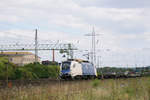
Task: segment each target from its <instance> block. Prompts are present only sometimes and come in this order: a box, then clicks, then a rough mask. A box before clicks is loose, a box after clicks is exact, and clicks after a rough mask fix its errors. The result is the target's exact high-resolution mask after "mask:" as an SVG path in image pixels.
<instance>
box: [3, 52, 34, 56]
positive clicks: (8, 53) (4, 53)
mask: <svg viewBox="0 0 150 100" xmlns="http://www.w3.org/2000/svg"><path fill="white" fill-rule="evenodd" d="M0 55H33V53H31V52H0Z"/></svg>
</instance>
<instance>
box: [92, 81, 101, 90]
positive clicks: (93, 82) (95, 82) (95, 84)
mask: <svg viewBox="0 0 150 100" xmlns="http://www.w3.org/2000/svg"><path fill="white" fill-rule="evenodd" d="M99 82H100V81H99V80H98V79H95V80H93V81H92V87H94V88H97V87H98V86H99V84H100V83H99Z"/></svg>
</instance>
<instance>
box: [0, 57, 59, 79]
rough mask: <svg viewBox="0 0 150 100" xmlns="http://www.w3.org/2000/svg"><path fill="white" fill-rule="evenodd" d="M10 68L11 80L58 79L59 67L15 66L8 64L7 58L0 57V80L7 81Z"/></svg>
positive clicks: (34, 64)
mask: <svg viewBox="0 0 150 100" xmlns="http://www.w3.org/2000/svg"><path fill="white" fill-rule="evenodd" d="M7 66H8V78H9V79H39V78H58V76H59V66H56V65H49V66H45V65H42V64H39V63H33V64H27V65H25V66H21V67H19V66H15V65H14V64H12V63H10V62H8V59H7V57H0V79H2V80H4V79H6V75H7Z"/></svg>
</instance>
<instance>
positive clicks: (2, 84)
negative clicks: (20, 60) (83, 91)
mask: <svg viewBox="0 0 150 100" xmlns="http://www.w3.org/2000/svg"><path fill="white" fill-rule="evenodd" d="M136 77H139V76H128V77H127V76H114V75H107V76H103V77H102V76H99V77H98V78H97V79H117V78H136ZM140 77H141V76H140ZM81 81H91V79H89V80H62V79H37V80H9V81H8V83H7V81H6V80H0V88H5V87H13V86H16V87H19V86H27V85H34V86H39V85H46V84H50V85H53V84H59V83H62V84H65V83H69V82H81Z"/></svg>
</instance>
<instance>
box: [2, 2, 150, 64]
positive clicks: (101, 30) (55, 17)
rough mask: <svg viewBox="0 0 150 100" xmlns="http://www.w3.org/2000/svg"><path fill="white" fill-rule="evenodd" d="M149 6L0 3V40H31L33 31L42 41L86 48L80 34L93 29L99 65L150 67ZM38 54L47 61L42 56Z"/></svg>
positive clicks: (80, 3) (131, 3) (78, 56)
mask: <svg viewBox="0 0 150 100" xmlns="http://www.w3.org/2000/svg"><path fill="white" fill-rule="evenodd" d="M149 5H150V0H1V2H0V39H1V42H3V41H10V40H11V41H16V40H22V41H26V40H27V39H29V38H30V39H32V38H33V39H34V29H35V28H37V29H38V32H39V33H38V35H39V39H41V40H51V41H53V40H54V41H56V40H60V41H62V42H71V43H74V44H75V45H76V46H77V47H78V48H79V49H81V50H85V49H89V50H90V46H91V45H90V42H91V41H90V37H86V36H84V35H85V34H87V33H91V32H92V27H95V32H96V33H97V34H101V35H100V36H98V37H97V40H99V42H98V43H97V56H102V59H101V64H102V65H103V66H125V67H127V65H128V66H134V65H135V64H137V66H143V65H150V61H149V58H150V53H149V48H150V12H149V10H150V6H149ZM25 37H27V38H25ZM77 41H79V42H77ZM107 49H109V50H107ZM81 50H80V51H81ZM80 51H77V52H78V55H76V56H75V57H76V58H80V57H81V55H82V54H81V53H79V52H80ZM100 51H101V52H100ZM40 56H41V57H42V59H44V60H45V59H48V58H50V57H49V56H47V53H43V52H42V53H41V54H40ZM46 56H47V57H46ZM83 58H84V57H83ZM56 59H57V60H60V59H61V58H60V57H57V58H56Z"/></svg>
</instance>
